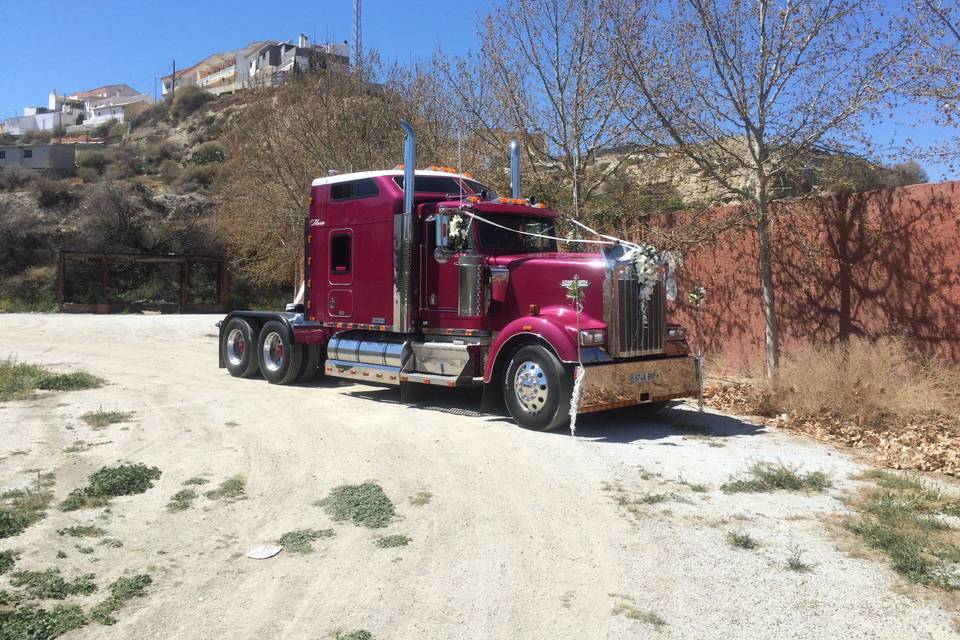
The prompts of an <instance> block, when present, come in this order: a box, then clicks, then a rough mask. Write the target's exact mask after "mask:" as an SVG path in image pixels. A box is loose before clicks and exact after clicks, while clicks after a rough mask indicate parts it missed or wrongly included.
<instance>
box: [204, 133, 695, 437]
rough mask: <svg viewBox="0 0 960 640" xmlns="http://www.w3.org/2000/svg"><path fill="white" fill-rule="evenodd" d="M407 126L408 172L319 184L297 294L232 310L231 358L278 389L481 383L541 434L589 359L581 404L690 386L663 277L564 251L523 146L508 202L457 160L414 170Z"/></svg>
mask: <svg viewBox="0 0 960 640" xmlns="http://www.w3.org/2000/svg"><path fill="white" fill-rule="evenodd" d="M400 124H401V127H402V129H403V132H404V158H403V165H401V166H398V167H397V168H396V169H393V170H385V171H366V172H360V173H349V174H342V175H331V176H328V177H323V178H320V179H317V180H314V181H313V184H312V188H311V192H310V198H309V216H308V217H307V219H306V222H305V226H304V243H303V256H304V258H303V265H304V274H303V287H302V289H301V295H300V296H298V299H297V301H295V302H294V303H292V304H290V305H287V309H286V311H283V312H262V311H233V312H231V313H229V314H228V315H227V316H226V317H225V318H224V319H223V320H222V321H221V322H219V323H218V325H219V327H220V332H219V335H220V366H221V367H226V369H227V370H228V371H229V372H230V374H231V375H233V376H238V377H250V376H254V375H256V374H258V373H259V374H261V375H262V376H263V377H264V378H266V380H267V381H268V382H270V383H273V384H289V383H293V382H295V381H298V380H303V379H305V378H309V377H312V376H314V375H316V374H318V373H320V374H322V375H325V376H330V377H335V378H345V379H347V380H356V381H358V382H362V383H364V384H376V385H393V386H400V387H403V388H406V387H408V386H410V385H430V386H440V387H468V386H479V385H482V386H483V405H484V406H485V407H491V406H497V405H499V406H501V407H502V406H503V405H504V404H505V405H506V408H507V410H508V411H509V413H510V415H511V416H512V417H513V419H514V420H515V421H516V422H517V423H519V424H520V425H522V426H524V427H527V428H533V429H543V430H548V429H555V428H558V427H562V426H565V425H567V424H568V423H569V419H570V416H569V413H570V405H571V394H572V391H573V387H574V382H575V376H576V375H577V374H576V369H577V367H578V366H579V365H581V364H582V366H583V370H584V375H583V379H582V381H581V389H580V395H579V402H578V404H577V411H579V412H591V411H599V410H604V409H611V408H615V407H626V406H631V405H638V404H646V403H662V402H664V401H667V400H670V399H673V398H678V397H682V396H689V395H695V394H696V392H697V389H698V379H697V375H698V374H697V369H696V366H695V363H694V359H693V358H692V357H691V356H690V354H689V350H688V347H687V342H686V336H685V331H684V329H683V328H682V327H680V326H678V325H675V324H671V323H669V322H668V321H667V317H666V293H665V290H666V287H665V286H664V280H663V276H661V277H660V280H659V282H658V283H657V284H656V286H655V288H654V291H653V293H652V295H649V294H648V295H646V296H644V295H643V294H642V293H641V287H642V285H641V283H640V282H639V281H638V276H637V272H636V269H635V268H634V265H633V263H632V262H631V261H630V260H628V259H624V254H625V252H626V250H625V247H624V246H622V245H621V244H619V243H614V244H611V245H606V246H603V245H601V248H600V249H599V250H598V251H596V252H595V253H563V252H559V251H558V249H557V242H556V239H555V236H556V231H555V221H556V219H557V218H558V217H559V216H558V214H557V213H556V212H554V211H552V210H550V209H548V208H546V207H544V206H543V205H542V204H539V203H536V202H534V201H532V200H531V199H526V198H522V197H521V195H520V157H519V147H518V146H517V144H516V143H512V144H511V150H510V160H511V163H510V164H511V168H510V170H511V183H512V184H511V192H512V195H511V197H499V196H498V195H497V194H496V193H494V192H493V190H491V189H489V188H487V187H485V186H484V185H482V184H480V183H479V182H477V181H476V180H474V179H473V178H472V177H471V176H470V175H469V174H467V173H461V172H459V171H457V170H455V169H452V168H445V167H441V168H439V169H437V168H431V169H429V170H415V166H416V165H415V163H416V154H415V149H416V139H415V136H414V132H413V129H412V127H411V126H410V125H409V124H408V123H406V122H402V121H401V123H400ZM451 223H453V224H451ZM454 231H455V233H454ZM574 279H576V282H577V283H578V285H579V288H580V290H581V291H583V293H584V296H583V300H582V310H579V311H578V310H577V309H576V308H575V307H574V306H573V304H572V301H571V300H570V299H568V291H569V289H570V284H571V281H573V280H574ZM410 388H412V387H410ZM501 403H502V404H501Z"/></svg>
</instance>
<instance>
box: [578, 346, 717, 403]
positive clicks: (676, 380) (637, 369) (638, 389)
mask: <svg viewBox="0 0 960 640" xmlns="http://www.w3.org/2000/svg"><path fill="white" fill-rule="evenodd" d="M584 372H585V375H584V378H583V389H582V392H581V394H580V406H579V413H590V412H592V411H603V410H605V409H615V408H617V407H629V406H633V405H639V404H647V403H650V402H663V401H664V400H673V399H674V398H683V397H688V396H692V397H696V396H697V393H698V391H699V388H700V385H699V381H698V379H697V365H696V360H695V359H694V358H693V357H691V356H680V357H676V358H658V359H656V360H632V361H630V362H616V363H604V364H595V365H586V366H584Z"/></svg>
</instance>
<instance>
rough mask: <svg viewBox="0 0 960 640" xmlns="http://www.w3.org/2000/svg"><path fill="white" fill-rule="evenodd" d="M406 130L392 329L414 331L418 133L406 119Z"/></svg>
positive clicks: (395, 226)
mask: <svg viewBox="0 0 960 640" xmlns="http://www.w3.org/2000/svg"><path fill="white" fill-rule="evenodd" d="M400 128H401V129H403V212H402V213H398V214H396V215H395V216H394V217H393V330H394V331H396V332H397V333H411V332H412V331H413V330H414V318H413V307H414V304H413V301H414V298H415V296H414V291H413V288H414V283H415V282H416V278H415V277H414V273H413V258H414V255H413V254H414V241H415V239H416V238H415V236H414V231H415V229H416V226H415V225H414V215H413V213H414V211H413V207H414V203H413V194H414V192H415V190H416V179H415V176H416V162H417V136H416V135H415V134H414V133H413V127H411V126H410V123H409V122H407V121H406V120H401V121H400Z"/></svg>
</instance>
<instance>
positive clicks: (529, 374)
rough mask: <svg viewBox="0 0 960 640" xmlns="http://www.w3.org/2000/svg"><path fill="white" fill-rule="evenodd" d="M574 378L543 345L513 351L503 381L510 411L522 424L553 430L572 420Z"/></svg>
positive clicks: (527, 426) (504, 397)
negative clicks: (571, 401)
mask: <svg viewBox="0 0 960 640" xmlns="http://www.w3.org/2000/svg"><path fill="white" fill-rule="evenodd" d="M572 391H573V381H572V379H571V377H570V375H569V372H568V371H567V370H566V369H565V368H564V366H563V364H562V363H561V362H560V360H558V359H557V357H556V356H555V355H553V353H551V352H550V351H549V350H548V349H546V348H544V347H542V346H541V345H528V346H525V347H521V348H520V349H518V350H517V351H516V353H514V354H513V358H511V360H510V364H509V365H508V366H507V368H506V375H505V376H504V380H503V399H504V402H505V404H506V405H507V410H508V411H509V412H510V415H511V416H512V417H513V419H514V420H516V421H517V424H519V425H520V426H521V427H524V428H526V429H538V430H541V431H550V430H551V429H559V428H561V427H563V426H565V425H567V424H569V422H570V415H569V414H570V394H571V393H572Z"/></svg>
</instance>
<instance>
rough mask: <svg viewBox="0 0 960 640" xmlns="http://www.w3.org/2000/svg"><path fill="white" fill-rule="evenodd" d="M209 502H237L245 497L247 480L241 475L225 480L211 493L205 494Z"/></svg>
mask: <svg viewBox="0 0 960 640" xmlns="http://www.w3.org/2000/svg"><path fill="white" fill-rule="evenodd" d="M204 495H205V496H207V497H208V498H210V499H211V500H239V499H240V498H244V497H246V495H247V479H246V478H244V477H243V476H241V475H236V476H233V477H230V478H227V479H226V480H224V481H223V482H221V483H220V486H218V487H217V488H216V489H214V490H213V491H207V492H206V493H205V494H204Z"/></svg>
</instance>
